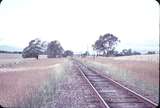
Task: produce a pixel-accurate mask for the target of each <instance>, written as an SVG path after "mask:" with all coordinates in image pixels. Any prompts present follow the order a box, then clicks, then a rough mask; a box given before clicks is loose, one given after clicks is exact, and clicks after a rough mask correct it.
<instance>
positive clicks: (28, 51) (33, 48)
mask: <svg viewBox="0 0 160 108" xmlns="http://www.w3.org/2000/svg"><path fill="white" fill-rule="evenodd" d="M44 51H45V47H44V42H42V41H41V40H40V39H34V40H31V41H30V42H29V45H28V46H27V47H26V48H24V50H23V52H22V57H23V58H31V57H37V56H38V55H39V54H43V52H44Z"/></svg>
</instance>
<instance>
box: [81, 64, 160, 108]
mask: <svg viewBox="0 0 160 108" xmlns="http://www.w3.org/2000/svg"><path fill="white" fill-rule="evenodd" d="M80 64H81V65H83V66H85V67H86V68H87V69H89V70H90V71H93V72H96V73H97V74H98V75H100V76H102V77H104V78H106V79H108V80H110V81H111V82H113V83H114V84H116V85H118V86H119V87H121V88H123V89H125V90H127V91H129V92H131V93H132V94H134V95H135V96H136V97H137V98H139V99H142V100H143V101H145V102H147V103H149V104H151V105H152V106H153V107H157V106H158V104H157V103H154V102H152V101H151V100H149V99H148V98H146V97H144V96H142V95H140V94H139V93H137V92H135V91H133V90H131V89H129V88H127V87H125V86H124V85H122V84H120V83H118V82H117V81H115V80H113V79H111V78H109V77H107V76H106V75H102V74H100V73H99V72H97V71H95V70H93V69H92V68H90V67H88V66H87V65H85V64H83V63H80Z"/></svg>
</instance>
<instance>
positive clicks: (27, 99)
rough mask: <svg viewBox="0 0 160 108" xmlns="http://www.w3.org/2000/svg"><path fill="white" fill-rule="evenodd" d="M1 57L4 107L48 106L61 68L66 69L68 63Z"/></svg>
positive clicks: (0, 89) (0, 90)
mask: <svg viewBox="0 0 160 108" xmlns="http://www.w3.org/2000/svg"><path fill="white" fill-rule="evenodd" d="M0 56H1V57H0V62H1V67H0V104H1V105H3V106H7V107H20V108H40V107H42V106H44V105H46V104H44V103H46V101H47V100H49V99H50V100H51V99H53V97H52V94H54V88H55V85H56V83H55V82H56V81H58V80H57V79H58V78H59V73H60V72H59V70H60V69H59V67H61V66H63V64H64V62H65V60H64V59H40V60H36V59H34V58H33V59H22V58H21V57H20V55H13V56H12V55H8V54H7V55H3V54H1V55H0ZM5 58H6V59H5ZM17 61H18V62H17ZM4 64H5V65H4ZM57 68H58V69H57ZM57 72H58V74H57ZM51 85H52V86H51Z"/></svg>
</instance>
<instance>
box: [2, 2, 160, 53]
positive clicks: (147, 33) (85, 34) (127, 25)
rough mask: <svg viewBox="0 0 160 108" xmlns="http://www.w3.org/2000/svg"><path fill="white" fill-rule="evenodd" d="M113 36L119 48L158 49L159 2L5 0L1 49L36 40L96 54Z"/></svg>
mask: <svg viewBox="0 0 160 108" xmlns="http://www.w3.org/2000/svg"><path fill="white" fill-rule="evenodd" d="M105 33H112V34H113V35H115V36H117V37H118V38H119V39H120V40H121V43H120V44H119V46H118V48H117V49H119V50H120V49H123V48H133V49H135V50H158V48H159V4H158V3H157V2H156V1H155V0H3V1H2V3H1V5H0V45H9V46H15V47H18V48H24V47H26V46H27V45H28V42H29V41H30V40H31V39H34V38H40V39H42V40H46V41H51V40H59V41H60V43H61V45H62V46H63V48H64V49H71V50H73V51H74V52H81V51H85V50H87V49H88V50H91V45H92V44H93V43H94V42H95V41H96V40H97V39H98V37H99V36H100V35H104V34H105Z"/></svg>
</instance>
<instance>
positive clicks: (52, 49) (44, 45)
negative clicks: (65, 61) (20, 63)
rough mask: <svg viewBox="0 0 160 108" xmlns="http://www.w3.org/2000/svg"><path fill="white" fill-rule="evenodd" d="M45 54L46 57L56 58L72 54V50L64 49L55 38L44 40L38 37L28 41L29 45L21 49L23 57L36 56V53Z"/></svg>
mask: <svg viewBox="0 0 160 108" xmlns="http://www.w3.org/2000/svg"><path fill="white" fill-rule="evenodd" d="M43 54H45V55H47V57H48V58H58V57H67V56H73V51H71V50H64V49H63V47H62V46H61V44H60V42H59V41H57V40H54V41H51V42H46V41H41V40H40V39H34V40H31V41H30V42H29V45H28V46H27V47H25V48H24V49H23V52H22V57H23V58H31V57H35V58H38V55H43Z"/></svg>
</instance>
